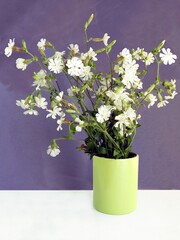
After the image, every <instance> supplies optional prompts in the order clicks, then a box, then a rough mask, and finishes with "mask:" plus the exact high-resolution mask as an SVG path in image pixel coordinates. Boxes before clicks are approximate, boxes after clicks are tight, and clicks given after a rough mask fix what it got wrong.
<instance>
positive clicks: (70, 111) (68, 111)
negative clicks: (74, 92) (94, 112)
mask: <svg viewBox="0 0 180 240" xmlns="http://www.w3.org/2000/svg"><path fill="white" fill-rule="evenodd" d="M66 112H67V113H76V111H75V110H73V109H67V110H66Z"/></svg>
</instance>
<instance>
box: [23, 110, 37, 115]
mask: <svg viewBox="0 0 180 240" xmlns="http://www.w3.org/2000/svg"><path fill="white" fill-rule="evenodd" d="M24 114H25V115H27V114H29V115H35V116H37V115H38V114H39V113H38V111H36V110H34V109H29V110H26V111H25V112H24Z"/></svg>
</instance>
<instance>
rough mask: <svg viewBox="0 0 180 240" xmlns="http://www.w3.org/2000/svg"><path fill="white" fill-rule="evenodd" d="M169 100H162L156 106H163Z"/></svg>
mask: <svg viewBox="0 0 180 240" xmlns="http://www.w3.org/2000/svg"><path fill="white" fill-rule="evenodd" d="M168 103H169V102H168V101H167V100H163V101H161V102H159V103H158V104H157V107H158V108H161V107H164V106H166V105H167V104H168Z"/></svg>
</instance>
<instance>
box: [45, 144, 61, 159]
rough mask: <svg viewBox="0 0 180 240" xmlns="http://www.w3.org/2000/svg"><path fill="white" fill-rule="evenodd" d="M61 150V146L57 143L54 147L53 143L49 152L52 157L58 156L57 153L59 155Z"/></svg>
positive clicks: (49, 147)
mask: <svg viewBox="0 0 180 240" xmlns="http://www.w3.org/2000/svg"><path fill="white" fill-rule="evenodd" d="M60 152H61V151H60V149H59V146H57V145H55V146H53V147H52V146H51V145H49V146H48V149H47V154H48V155H50V156H51V157H56V156H57V155H59V153H60Z"/></svg>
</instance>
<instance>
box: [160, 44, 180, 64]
mask: <svg viewBox="0 0 180 240" xmlns="http://www.w3.org/2000/svg"><path fill="white" fill-rule="evenodd" d="M162 52H163V53H160V54H159V57H160V58H161V60H162V61H163V63H164V64H165V65H167V64H169V65H171V64H172V63H175V59H177V56H176V55H175V54H173V53H172V52H171V49H170V48H167V49H165V48H163V49H162Z"/></svg>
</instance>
